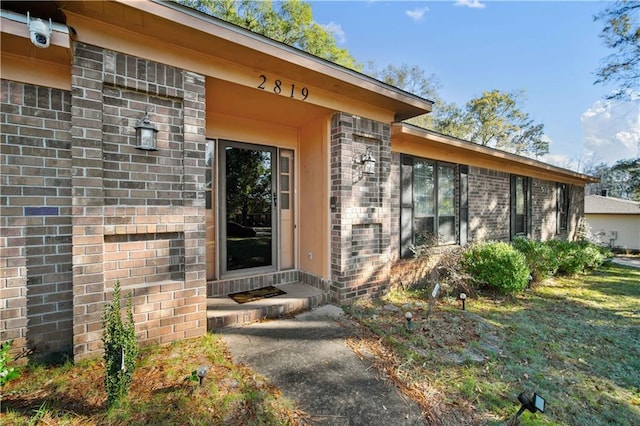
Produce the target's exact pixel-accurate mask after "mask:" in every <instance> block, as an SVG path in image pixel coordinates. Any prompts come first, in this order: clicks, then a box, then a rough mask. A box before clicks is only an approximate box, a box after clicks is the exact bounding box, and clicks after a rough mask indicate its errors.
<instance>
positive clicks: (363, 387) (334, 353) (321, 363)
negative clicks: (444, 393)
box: [219, 305, 425, 426]
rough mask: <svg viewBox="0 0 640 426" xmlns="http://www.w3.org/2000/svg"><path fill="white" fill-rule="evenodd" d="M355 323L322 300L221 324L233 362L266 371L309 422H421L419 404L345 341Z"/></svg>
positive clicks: (316, 423) (261, 371) (376, 423)
mask: <svg viewBox="0 0 640 426" xmlns="http://www.w3.org/2000/svg"><path fill="white" fill-rule="evenodd" d="M354 331H355V328H354V325H353V324H352V323H351V322H350V321H349V320H348V319H346V318H345V317H344V316H343V311H342V309H341V308H339V307H336V306H333V305H325V306H322V307H320V308H317V309H314V310H312V311H309V312H304V313H302V314H300V315H298V316H296V317H295V318H292V319H280V320H274V321H267V322H261V323H254V324H250V325H245V326H241V327H231V328H226V329H223V330H220V331H219V332H220V334H221V335H222V338H223V340H224V341H225V342H226V343H227V345H228V346H229V349H230V350H231V353H232V354H233V357H234V360H235V362H242V363H245V364H247V365H248V366H249V367H251V368H252V369H253V370H254V371H256V372H258V373H260V374H262V375H264V376H265V377H267V378H268V379H269V380H270V381H271V382H272V383H273V384H274V385H276V386H278V387H279V388H280V390H281V391H282V393H283V395H284V396H285V397H286V398H288V399H290V400H292V401H295V404H296V405H297V406H298V407H299V408H300V409H302V410H304V411H305V412H306V413H307V414H309V415H310V417H311V418H310V422H311V424H313V425H332V426H333V425H384V426H386V425H394V426H395V425H421V424H425V421H424V419H423V417H422V415H421V411H420V408H419V407H418V406H417V405H416V404H415V403H414V402H413V401H411V400H408V399H407V398H405V397H404V396H403V395H402V394H401V393H400V392H399V391H398V389H397V388H396V387H395V386H394V385H393V383H391V382H389V381H386V380H384V379H382V378H380V377H379V376H378V374H377V371H376V370H375V368H373V367H372V366H371V365H369V364H368V363H366V361H363V360H361V359H360V358H359V357H357V356H356V355H355V354H354V353H353V351H352V350H351V349H349V348H348V347H347V346H346V344H345V339H346V338H347V337H348V336H350V335H353V333H354Z"/></svg>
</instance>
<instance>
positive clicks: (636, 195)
mask: <svg viewBox="0 0 640 426" xmlns="http://www.w3.org/2000/svg"><path fill="white" fill-rule="evenodd" d="M587 174H590V175H592V176H595V177H597V178H598V179H599V180H600V182H598V183H594V184H590V185H588V186H587V194H596V195H600V194H601V193H602V192H603V191H606V192H607V195H608V196H610V197H617V198H624V199H628V200H634V201H640V157H639V158H635V159H633V158H631V159H623V160H619V161H618V162H616V163H615V164H614V165H613V166H609V165H607V164H606V163H600V164H597V165H595V166H592V167H591V168H589V170H588V171H587Z"/></svg>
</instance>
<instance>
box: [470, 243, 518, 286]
mask: <svg viewBox="0 0 640 426" xmlns="http://www.w3.org/2000/svg"><path fill="white" fill-rule="evenodd" d="M462 262H463V266H464V267H465V269H466V271H467V272H468V273H469V274H471V276H473V277H474V279H476V280H478V281H480V282H483V283H486V284H487V285H489V286H490V287H493V288H495V289H497V290H498V291H499V292H501V293H504V294H511V293H517V292H520V291H522V290H524V289H525V288H526V287H527V284H528V282H529V269H528V268H527V264H526V261H525V257H524V255H523V254H522V253H520V252H519V251H517V250H516V249H515V248H514V247H513V246H511V245H510V244H507V243H505V242H502V241H498V242H495V241H494V242H481V243H476V244H473V245H471V246H470V247H469V248H468V249H467V250H465V252H464V253H463V255H462Z"/></svg>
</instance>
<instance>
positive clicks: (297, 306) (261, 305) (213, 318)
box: [207, 282, 329, 331]
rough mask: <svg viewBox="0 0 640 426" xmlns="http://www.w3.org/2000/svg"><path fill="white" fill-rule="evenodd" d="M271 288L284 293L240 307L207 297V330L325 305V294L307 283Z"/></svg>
mask: <svg viewBox="0 0 640 426" xmlns="http://www.w3.org/2000/svg"><path fill="white" fill-rule="evenodd" d="M275 287H277V288H279V289H281V290H283V291H284V292H286V294H282V295H280V296H275V297H269V298H266V299H260V300H256V301H255V302H249V303H242V304H240V303H237V302H236V301H234V300H233V299H231V298H230V297H228V296H216V297H210V298H207V330H209V331H215V330H218V329H221V328H224V327H231V326H234V325H242V324H246V323H250V322H256V321H261V320H263V319H266V318H279V317H282V316H284V315H288V314H292V313H295V312H301V311H306V310H310V309H313V308H315V307H318V306H322V305H326V304H327V303H329V294H328V293H325V292H323V291H322V290H320V289H318V288H316V287H312V286H310V285H307V284H303V283H299V282H295V283H287V284H277V285H275Z"/></svg>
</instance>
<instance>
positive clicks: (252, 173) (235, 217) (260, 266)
mask: <svg viewBox="0 0 640 426" xmlns="http://www.w3.org/2000/svg"><path fill="white" fill-rule="evenodd" d="M218 155H219V157H218V158H219V160H220V163H219V164H220V167H219V183H220V187H219V188H220V193H219V200H220V218H221V219H222V220H221V223H220V240H219V241H220V268H221V272H222V275H223V276H229V275H234V273H235V272H239V273H240V272H241V273H246V272H247V271H254V272H261V271H264V272H269V271H273V270H275V269H276V266H277V261H278V259H277V247H278V241H277V236H278V232H277V223H278V222H277V219H278V218H277V214H276V213H277V210H276V203H277V191H276V180H275V179H276V177H277V172H276V170H277V169H276V158H277V157H276V149H275V148H272V147H265V146H259V145H250V144H242V143H238V142H230V141H222V140H221V141H220V143H219V146H218Z"/></svg>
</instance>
